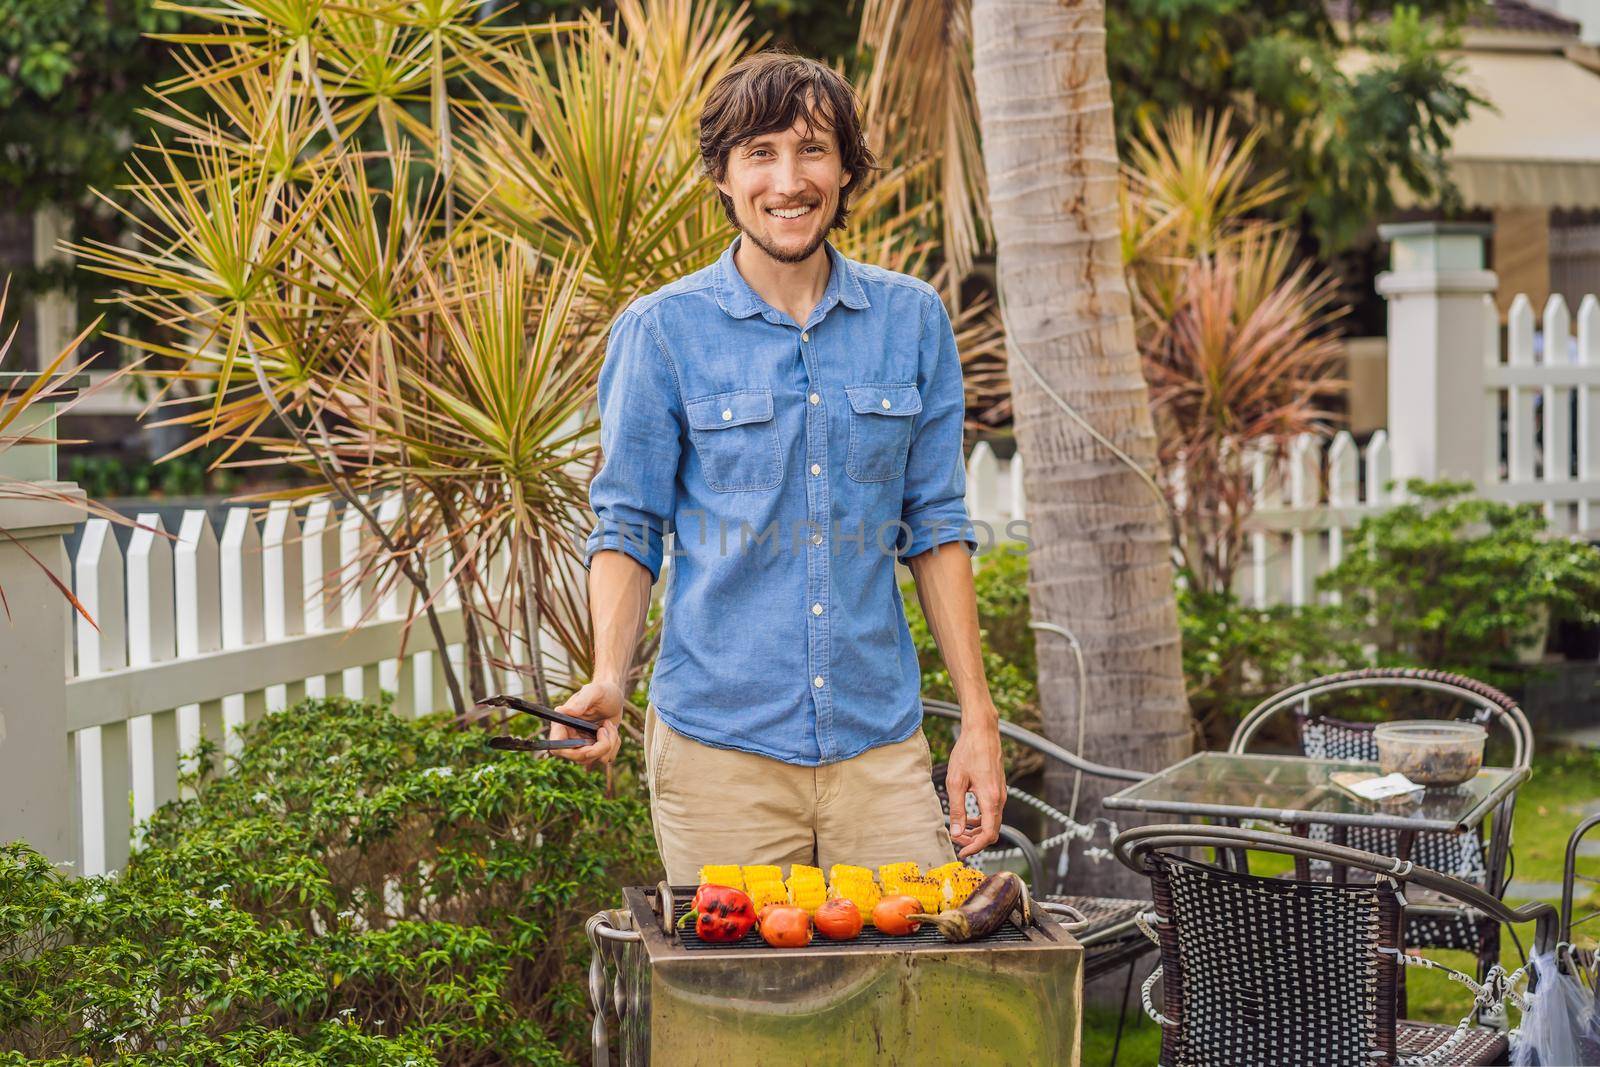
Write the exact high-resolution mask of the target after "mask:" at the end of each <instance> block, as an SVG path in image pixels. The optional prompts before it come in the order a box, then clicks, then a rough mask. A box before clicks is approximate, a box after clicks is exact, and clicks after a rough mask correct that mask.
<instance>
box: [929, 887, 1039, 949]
mask: <svg viewBox="0 0 1600 1067" xmlns="http://www.w3.org/2000/svg"><path fill="white" fill-rule="evenodd" d="M1018 909H1021V911H1022V921H1023V923H1024V924H1026V923H1029V922H1031V921H1032V919H1033V915H1032V912H1033V902H1032V901H1031V900H1030V899H1029V897H1028V887H1027V885H1026V884H1024V882H1023V881H1022V879H1021V878H1019V877H1018V876H1017V875H1015V874H1013V873H1012V872H1010V871H1001V872H1000V873H998V874H991V875H990V876H989V877H987V878H985V879H984V880H983V881H982V882H981V883H980V884H979V885H978V888H977V889H974V890H973V891H972V895H971V896H970V897H968V898H967V899H966V901H965V903H963V904H962V905H961V906H960V907H957V908H946V909H945V910H944V911H941V912H939V913H938V914H937V915H928V914H924V913H920V912H919V913H917V914H914V915H910V916H907V918H910V919H911V920H913V921H916V922H929V923H932V924H933V925H934V926H936V927H938V929H939V932H940V933H941V934H943V935H944V936H945V939H946V940H949V941H972V940H975V939H977V938H980V937H987V936H989V935H990V934H992V933H994V932H995V931H996V930H998V929H1000V927H1001V925H1002V924H1003V923H1004V922H1005V921H1006V919H1007V918H1009V917H1010V915H1011V913H1012V912H1013V911H1016V910H1018Z"/></svg>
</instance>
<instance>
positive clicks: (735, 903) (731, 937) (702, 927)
mask: <svg viewBox="0 0 1600 1067" xmlns="http://www.w3.org/2000/svg"><path fill="white" fill-rule="evenodd" d="M690 919H693V920H694V932H695V936H696V937H698V938H699V939H700V940H702V941H738V940H739V939H740V938H742V937H744V935H745V934H748V933H749V932H750V930H751V929H752V928H753V927H754V926H755V924H756V909H755V905H754V904H752V903H751V902H750V898H749V897H748V896H746V895H745V894H744V893H742V892H740V891H739V890H737V889H734V888H733V887H732V886H726V885H709V884H707V885H703V886H701V887H700V888H699V889H698V890H696V891H695V894H694V902H693V903H691V904H690V905H689V911H688V914H686V915H684V917H683V918H681V919H679V920H678V925H680V926H681V925H683V924H684V923H686V922H688V921H689V920H690Z"/></svg>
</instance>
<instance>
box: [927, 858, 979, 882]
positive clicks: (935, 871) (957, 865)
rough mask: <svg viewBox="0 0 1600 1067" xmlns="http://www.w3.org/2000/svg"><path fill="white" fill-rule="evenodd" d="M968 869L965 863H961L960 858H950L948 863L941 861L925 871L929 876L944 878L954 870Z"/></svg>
mask: <svg viewBox="0 0 1600 1067" xmlns="http://www.w3.org/2000/svg"><path fill="white" fill-rule="evenodd" d="M969 869H970V868H968V867H967V865H966V864H965V863H962V862H961V861H960V860H951V861H950V862H949V863H941V864H939V866H937V867H930V868H929V869H928V871H927V875H928V877H929V878H944V877H946V876H948V875H951V874H954V873H955V872H956V871H965V870H969Z"/></svg>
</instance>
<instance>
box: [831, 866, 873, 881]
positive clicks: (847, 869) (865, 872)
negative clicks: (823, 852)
mask: <svg viewBox="0 0 1600 1067" xmlns="http://www.w3.org/2000/svg"><path fill="white" fill-rule="evenodd" d="M841 875H844V876H846V877H850V878H857V877H865V878H866V879H867V880H868V881H869V882H870V881H871V880H872V871H871V869H870V868H867V867H857V866H855V865H854V864H851V863H835V864H834V865H833V866H832V867H829V868H828V881H830V882H837V881H838V880H839V878H840V876H841Z"/></svg>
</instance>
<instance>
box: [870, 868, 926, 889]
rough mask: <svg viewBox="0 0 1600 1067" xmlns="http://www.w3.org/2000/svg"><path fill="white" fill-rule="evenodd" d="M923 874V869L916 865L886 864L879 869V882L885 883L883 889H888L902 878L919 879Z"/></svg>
mask: <svg viewBox="0 0 1600 1067" xmlns="http://www.w3.org/2000/svg"><path fill="white" fill-rule="evenodd" d="M921 874H922V868H921V867H919V866H918V865H917V864H915V863H910V862H906V863H885V864H884V865H883V866H882V867H879V868H878V881H880V882H882V883H883V888H885V889H888V888H889V886H890V885H891V884H893V883H896V882H898V881H900V879H902V878H917V877H920V876H921Z"/></svg>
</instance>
